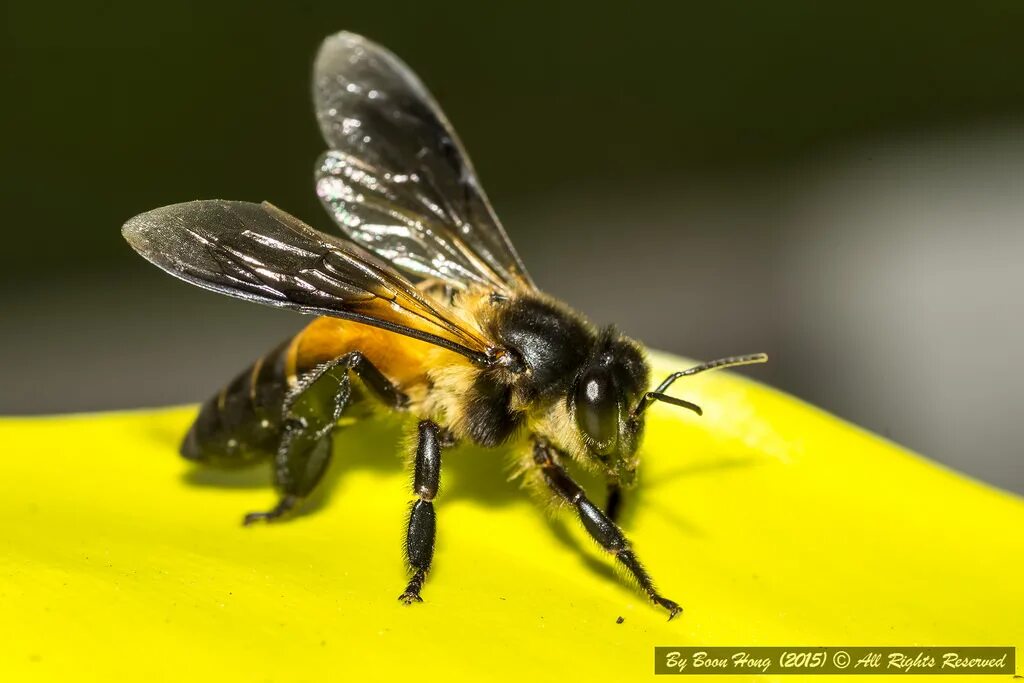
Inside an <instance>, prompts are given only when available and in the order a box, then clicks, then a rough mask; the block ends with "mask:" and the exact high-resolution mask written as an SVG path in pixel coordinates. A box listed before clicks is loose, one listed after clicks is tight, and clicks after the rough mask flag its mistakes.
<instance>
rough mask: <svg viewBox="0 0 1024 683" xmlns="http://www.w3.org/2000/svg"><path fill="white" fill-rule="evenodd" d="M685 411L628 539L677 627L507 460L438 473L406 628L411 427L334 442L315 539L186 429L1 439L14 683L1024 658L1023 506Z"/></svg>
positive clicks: (452, 461)
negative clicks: (244, 522) (815, 648)
mask: <svg viewBox="0 0 1024 683" xmlns="http://www.w3.org/2000/svg"><path fill="white" fill-rule="evenodd" d="M657 365H658V367H659V373H658V374H660V372H661V371H665V370H668V369H678V368H682V367H685V363H684V362H683V361H678V360H676V361H672V359H669V358H667V357H659V358H657ZM673 391H674V393H676V394H677V395H679V396H682V397H685V398H688V399H691V400H695V401H697V402H698V403H700V404H701V405H702V406H703V407H704V410H705V416H704V417H703V418H698V417H697V416H695V415H692V414H691V413H689V412H688V411H685V410H678V409H674V408H672V407H669V406H659V405H655V406H654V407H653V408H652V409H651V410H650V412H649V415H650V417H651V420H650V423H649V431H648V435H647V441H646V445H645V447H644V451H643V453H644V455H643V464H642V470H643V471H642V476H641V479H642V481H641V486H640V489H639V491H638V492H637V493H636V494H635V495H634V496H633V497H632V498H631V499H630V500H629V501H628V504H627V508H626V514H625V517H624V524H623V526H624V528H625V529H626V532H627V534H628V535H629V537H630V538H631V539H632V540H633V542H634V545H635V547H636V549H637V550H638V552H639V555H640V557H641V559H642V560H643V561H644V562H645V563H646V564H647V566H648V568H649V569H650V570H651V572H652V574H653V575H654V577H655V579H656V580H657V582H658V585H659V586H660V587H661V588H662V589H663V592H664V593H665V595H667V596H668V597H670V598H672V599H675V600H677V601H679V602H680V603H681V604H682V605H683V607H684V608H685V612H684V613H683V614H682V615H681V616H680V617H679V618H677V619H676V620H674V621H672V622H667V621H666V620H665V614H664V612H663V611H661V610H659V609H656V608H654V607H652V606H650V605H649V604H648V603H647V602H646V601H645V600H644V599H643V598H642V597H640V596H638V595H637V594H636V593H635V592H634V591H633V589H632V588H631V587H629V586H628V585H626V584H625V583H624V582H623V581H621V580H620V577H618V576H617V575H616V572H614V571H613V570H612V568H611V567H612V565H611V563H610V561H609V559H608V558H606V557H605V556H603V555H602V553H601V552H600V551H599V550H597V549H596V548H595V546H594V545H593V543H591V542H590V541H589V540H588V539H587V538H586V537H585V536H584V534H583V533H582V532H581V531H580V529H579V527H578V525H577V524H576V523H575V522H574V520H573V519H572V517H571V516H570V515H569V514H568V512H567V511H563V512H562V513H560V514H559V515H558V516H556V517H555V518H551V517H550V516H548V515H546V514H545V513H544V512H543V511H542V509H541V508H539V507H537V506H536V505H535V504H534V502H533V501H532V499H531V498H530V497H529V496H528V495H527V493H526V492H525V491H523V490H521V489H520V488H518V487H517V486H516V485H514V484H510V483H508V482H507V481H506V474H507V470H506V468H505V463H504V462H503V459H502V458H501V457H499V456H498V455H497V454H495V453H492V452H487V451H483V450H478V449H474V448H459V449H456V450H453V451H450V452H449V453H448V454H447V455H446V458H445V470H444V473H443V490H442V493H441V496H440V498H439V499H438V515H439V522H438V533H439V539H438V540H439V545H438V550H437V554H436V557H435V570H434V571H433V572H432V574H431V575H430V577H429V579H428V582H427V586H426V588H425V589H424V591H423V595H424V598H425V599H426V602H425V603H423V604H420V605H414V606H412V607H404V606H402V605H401V604H399V602H398V600H397V599H396V598H397V596H398V594H399V593H400V592H401V590H402V589H403V587H404V586H405V580H406V574H405V573H404V571H403V566H402V560H401V547H402V534H403V529H404V522H405V514H406V510H407V506H408V502H409V501H410V493H409V483H408V476H407V475H406V474H405V473H404V472H403V471H402V469H401V458H400V457H399V456H398V453H397V448H396V447H397V442H398V441H399V438H400V434H401V429H400V428H399V427H397V426H395V425H389V424H386V423H384V422H375V423H368V424H364V425H360V426H358V427H353V428H350V429H348V430H345V431H344V432H343V433H342V434H341V435H340V436H339V437H338V439H337V444H336V450H335V462H334V466H333V467H332V470H331V473H330V474H329V475H328V479H327V482H326V484H327V485H326V487H325V491H324V494H323V495H322V496H320V498H319V499H318V500H317V501H315V502H314V505H313V506H312V507H313V508H314V509H313V510H312V511H311V513H310V514H307V515H305V516H302V517H300V518H298V519H296V520H294V521H291V522H287V523H284V524H282V525H279V526H257V527H252V528H242V527H241V526H240V524H239V522H240V520H241V517H242V514H243V513H245V512H248V511H251V510H259V509H264V508H266V507H268V506H270V505H271V504H272V503H273V502H274V495H273V492H272V491H271V490H270V489H269V488H266V484H267V482H268V476H269V475H268V473H267V472H266V470H264V469H262V468H261V469H259V470H258V471H250V472H243V473H234V474H218V473H209V472H205V471H198V470H193V469H192V468H191V467H190V466H188V464H187V463H185V462H184V461H182V460H181V459H179V458H178V456H177V454H176V448H177V444H178V441H179V438H180V437H181V435H182V433H183V432H184V430H185V428H186V427H187V425H188V423H189V421H190V419H191V418H192V416H193V414H194V410H193V409H192V408H176V409H168V410H158V411H143V412H132V413H120V414H105V415H90V416H71V417H59V418H45V419H6V420H0V443H2V444H3V470H2V472H3V476H2V478H0V605H2V617H0V680H3V681H28V680H52V681H57V680H59V681H83V680H85V681H93V680H95V681H112V680H132V681H151V680H181V681H226V680H241V681H264V680H269V681H327V680H345V681H366V680H423V681H462V680H472V681H476V680H522V681H546V680H560V681H565V680H580V681H606V680H616V681H625V680H651V679H654V676H653V673H652V672H653V648H654V646H655V645H836V646H839V645H885V644H891V645H1016V646H1017V647H1018V648H1020V647H1021V646H1024V581H1022V573H1024V503H1022V501H1021V500H1020V499H1019V498H1016V497H1013V496H1011V495H1008V494H1005V493H1001V492H999V491H996V490H994V489H992V488H989V487H987V486H984V485H981V484H979V483H976V482H974V481H971V480H969V479H966V478H964V477H961V476H959V475H957V474H954V473H951V472H949V471H947V470H945V469H942V468H940V467H937V466H935V465H933V464H931V463H929V462H927V461H925V460H923V459H921V458H920V457H917V456H915V455H913V454H911V453H908V452H907V451H905V450H903V449H901V448H899V447H897V446H894V445H892V444H891V443H888V442H886V441H884V440H882V439H879V438H877V437H875V436H872V435H870V434H867V433H864V432H863V431H860V430H858V429H856V428H854V427H851V426H850V425H848V424H846V423H844V422H842V421H840V420H838V419H836V418H834V417H831V416H829V415H827V414H824V413H822V412H820V411H818V410H817V409H814V408H812V407H809V406H807V405H806V404H803V403H801V402H799V401H797V400H795V399H793V398H791V397H788V396H786V395H783V394H780V393H778V392H776V391H773V390H771V389H768V388H765V387H764V386H761V385H759V384H756V383H753V382H750V381H746V380H743V379H742V378H739V377H736V376H735V375H729V374H728V373H720V374H714V373H710V374H708V375H704V376H701V377H697V378H693V379H690V380H686V381H685V382H680V383H679V384H677V385H676V386H675V387H674V388H673ZM583 481H585V482H586V483H587V484H588V485H589V487H590V490H592V491H594V498H595V499H598V500H600V499H602V498H603V496H602V495H601V488H600V487H598V486H597V484H598V482H596V481H595V480H594V479H592V478H589V477H587V478H583ZM619 616H622V617H623V618H624V622H623V623H622V624H616V618H617V617H619ZM487 672H491V673H490V674H488V673H487ZM965 678H966V677H953V678H950V679H947V680H950V681H962V680H965ZM798 679H800V677H786V678H784V680H789V681H795V680H798ZM1008 679H1009V677H991V676H990V677H986V680H989V681H991V680H1008ZM684 680H686V679H684ZM689 680H692V678H690V679H689ZM717 680H718V681H720V682H723V683H724V681H726V680H730V681H735V680H742V677H731V678H728V679H725V678H717ZM814 680H822V679H820V678H818V679H814ZM839 680H843V679H839ZM845 680H847V681H848V680H850V679H849V678H846V679H845ZM871 680H882V677H873V678H872V679H871ZM913 680H921V679H920V678H919V677H915V678H914V679H913Z"/></svg>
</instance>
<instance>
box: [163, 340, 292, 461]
mask: <svg viewBox="0 0 1024 683" xmlns="http://www.w3.org/2000/svg"><path fill="white" fill-rule="evenodd" d="M290 343H291V342H290V340H289V341H286V342H284V343H283V344H281V345H280V346H278V347H277V348H276V349H274V350H273V351H271V352H270V353H268V354H267V355H265V356H263V357H262V358H260V359H259V360H257V361H256V362H255V363H253V364H252V365H251V366H249V367H248V368H247V369H246V370H245V371H244V372H242V373H241V374H239V375H238V377H236V378H235V379H234V380H233V381H232V382H231V383H230V384H228V385H227V386H226V387H224V388H223V389H222V390H221V391H220V392H218V393H217V394H216V395H215V396H213V397H212V398H210V399H209V400H208V401H206V403H204V404H203V405H202V407H201V408H200V409H199V416H198V417H197V418H196V421H195V422H194V423H193V424H192V428H191V429H189V431H188V434H186V435H185V440H184V442H183V443H182V444H181V454H182V455H183V456H185V457H186V458H188V459H189V460H194V461H197V462H203V463H209V464H211V465H217V466H222V467H233V466H242V465H248V464H251V463H255V462H259V461H262V460H266V459H267V458H269V457H272V456H273V455H274V453H275V452H276V451H277V446H278V444H279V443H280V440H281V422H282V417H281V407H282V405H283V403H284V397H285V394H286V393H287V391H288V369H287V361H288V349H289V345H290Z"/></svg>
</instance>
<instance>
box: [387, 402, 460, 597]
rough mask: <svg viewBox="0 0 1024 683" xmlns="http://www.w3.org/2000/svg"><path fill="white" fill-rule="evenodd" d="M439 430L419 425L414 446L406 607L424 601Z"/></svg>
mask: <svg viewBox="0 0 1024 683" xmlns="http://www.w3.org/2000/svg"><path fill="white" fill-rule="evenodd" d="M447 438H448V437H447V436H446V435H445V434H444V433H443V432H442V430H441V428H440V427H439V426H438V425H437V424H436V423H435V422H432V421H430V420H423V421H421V422H420V424H419V440H418V442H417V444H416V465H415V474H414V476H413V493H415V494H416V495H417V496H418V498H417V500H416V501H415V502H414V503H413V504H412V509H411V510H410V512H409V529H408V531H407V533H406V538H405V558H406V560H407V561H408V562H409V566H410V567H411V568H412V570H413V575H412V578H411V579H410V580H409V585H408V586H406V588H405V592H404V593H402V594H401V595H399V596H398V599H399V600H401V601H402V602H404V603H405V604H406V605H411V604H412V603H413V602H423V598H421V597H420V590H421V589H422V588H423V582H424V581H425V580H426V578H427V572H428V571H430V563H431V561H432V560H433V558H434V537H435V530H436V526H437V519H436V517H435V515H434V496H436V495H437V489H438V486H439V485H440V482H441V446H442V444H443V443H444V442H445V441H446V440H447Z"/></svg>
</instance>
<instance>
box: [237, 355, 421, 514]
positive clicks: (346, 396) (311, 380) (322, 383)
mask: <svg viewBox="0 0 1024 683" xmlns="http://www.w3.org/2000/svg"><path fill="white" fill-rule="evenodd" d="M350 372H354V373H355V374H356V375H357V376H358V377H359V378H360V379H361V380H362V381H363V383H364V384H365V385H366V387H367V388H368V389H369V390H370V391H371V392H372V393H373V394H374V395H375V396H377V397H378V398H379V399H381V400H382V401H384V402H385V403H387V404H388V405H390V406H392V407H395V408H398V407H401V406H402V405H404V404H405V402H406V397H405V395H404V394H402V393H401V392H399V391H398V390H397V388H396V387H395V386H394V384H392V383H391V381H390V380H388V379H387V378H386V377H385V376H384V375H382V374H381V372H380V371H379V370H378V369H377V368H376V367H374V366H373V365H372V364H371V363H370V362H369V361H368V360H367V359H366V357H365V356H364V355H363V354H361V353H359V352H358V351H353V352H352V353H347V354H345V355H344V356H341V357H339V358H337V359H335V360H333V361H331V362H328V363H323V364H322V365H319V366H317V367H316V369H314V370H313V371H311V372H310V373H309V374H308V375H306V376H305V377H303V378H302V379H301V380H300V381H299V384H298V386H296V387H295V389H294V390H293V391H291V392H290V393H289V394H288V396H287V397H286V398H285V401H284V406H283V408H282V412H283V416H284V420H283V424H284V434H283V436H282V438H281V443H280V445H279V447H278V449H277V454H276V455H275V456H274V487H275V488H276V489H277V492H278V494H279V495H280V496H281V498H280V500H279V501H278V503H277V505H276V506H274V507H273V508H272V509H270V510H267V511H265V512H250V513H249V514H247V515H246V516H245V518H244V520H243V524H246V525H248V524H252V523H253V522H258V521H264V522H271V521H274V520H278V519H282V518H285V517H287V516H288V514H289V513H291V512H292V511H293V510H294V509H295V508H296V506H297V505H298V504H299V503H300V502H302V500H303V499H304V498H306V497H307V496H308V495H309V494H310V493H312V492H313V489H314V488H316V485H317V484H318V483H319V482H320V480H321V479H322V478H323V475H324V472H326V471H327V466H328V464H329V463H330V460H331V446H332V437H333V434H334V428H335V426H336V425H337V422H338V420H339V419H340V418H341V415H342V413H343V412H344V410H345V407H346V406H347V405H348V404H349V401H350V399H351V397H352V387H351V380H350V376H349V373H350Z"/></svg>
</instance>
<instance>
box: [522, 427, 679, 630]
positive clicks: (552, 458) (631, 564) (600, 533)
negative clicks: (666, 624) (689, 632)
mask: <svg viewBox="0 0 1024 683" xmlns="http://www.w3.org/2000/svg"><path fill="white" fill-rule="evenodd" d="M556 457H557V456H556V452H555V450H554V449H553V448H552V447H551V446H550V445H549V444H547V443H545V442H543V441H541V440H537V441H535V442H534V447H533V462H534V464H536V465H537V466H538V467H539V468H540V471H541V474H542V475H543V476H544V481H545V482H546V483H547V485H548V486H549V487H550V488H551V490H552V491H554V492H555V493H556V494H557V495H558V496H559V497H560V498H562V499H563V500H565V501H567V502H568V503H569V504H571V505H572V506H573V507H574V508H576V513H577V514H578V515H579V518H580V521H581V522H583V528H584V529H586V530H587V533H589V534H590V536H591V537H592V538H593V539H594V540H595V541H597V542H598V543H599V544H600V545H601V547H602V548H604V549H605V550H607V551H608V552H610V553H612V554H613V555H615V558H616V559H617V560H618V561H619V562H621V563H622V564H623V566H625V567H626V569H628V570H629V573H630V574H632V575H633V577H634V578H635V579H636V581H637V583H639V584H640V588H642V589H643V591H644V592H645V593H647V597H649V598H650V599H651V601H652V602H654V603H655V604H658V605H661V606H662V607H664V608H665V609H667V610H668V618H669V619H672V617H674V616H676V615H677V614H679V613H680V612H682V611H683V608H682V607H680V606H679V605H677V604H676V603H675V602H673V601H672V600H669V599H668V598H663V597H662V596H661V595H659V594H658V592H657V591H656V590H655V588H654V582H653V581H652V580H651V577H650V575H649V574H648V573H647V570H645V569H644V568H643V566H642V565H641V564H640V560H638V559H637V557H636V555H635V554H634V553H633V550H632V549H631V548H630V547H629V541H627V540H626V537H625V536H624V535H623V534H622V530H620V529H619V527H617V526H616V525H615V523H614V522H612V521H611V520H610V519H608V516H607V515H605V513H603V512H601V510H600V508H598V507H597V506H596V505H594V504H593V503H592V502H590V500H588V499H587V496H586V495H585V494H584V492H583V489H582V488H580V485H579V484H577V483H576V482H575V481H573V479H572V477H570V476H569V473H568V472H566V471H565V469H563V468H562V466H561V465H560V464H559V463H558V461H557V460H556Z"/></svg>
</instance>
